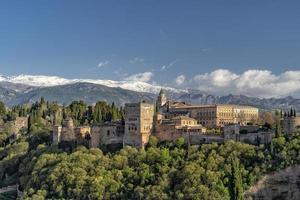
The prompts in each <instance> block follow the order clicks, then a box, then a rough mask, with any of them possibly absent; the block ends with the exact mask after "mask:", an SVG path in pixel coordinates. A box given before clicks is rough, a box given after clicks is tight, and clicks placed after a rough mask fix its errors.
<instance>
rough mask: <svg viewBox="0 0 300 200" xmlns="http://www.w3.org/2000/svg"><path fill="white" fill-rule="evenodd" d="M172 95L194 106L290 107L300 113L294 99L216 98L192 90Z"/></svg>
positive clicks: (297, 100) (232, 96)
mask: <svg viewBox="0 0 300 200" xmlns="http://www.w3.org/2000/svg"><path fill="white" fill-rule="evenodd" d="M171 95H172V96H173V98H174V99H175V100H177V101H184V102H187V103H192V104H238V105H250V106H255V107H258V108H260V109H265V110H272V109H280V108H282V109H288V108H290V107H294V108H296V109H297V110H299V111H300V99H295V98H293V97H285V98H269V99H265V98H257V97H248V96H244V95H232V94H230V95H226V96H215V95H211V94H207V93H205V92H200V91H197V90H190V91H188V92H186V93H178V94H171Z"/></svg>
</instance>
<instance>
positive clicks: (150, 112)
mask: <svg viewBox="0 0 300 200" xmlns="http://www.w3.org/2000/svg"><path fill="white" fill-rule="evenodd" d="M153 117H154V104H152V103H146V102H140V103H127V104H125V135H124V139H123V145H124V146H126V145H130V146H133V147H137V148H144V147H145V145H146V144H147V143H148V140H149V136H150V134H151V133H152V129H153Z"/></svg>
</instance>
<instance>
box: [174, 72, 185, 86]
mask: <svg viewBox="0 0 300 200" xmlns="http://www.w3.org/2000/svg"><path fill="white" fill-rule="evenodd" d="M184 81H185V75H183V74H182V75H179V76H177V78H176V79H175V83H176V84H177V85H182V84H183V83H184Z"/></svg>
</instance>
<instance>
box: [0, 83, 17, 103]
mask: <svg viewBox="0 0 300 200" xmlns="http://www.w3.org/2000/svg"><path fill="white" fill-rule="evenodd" d="M16 96H17V92H16V91H14V90H11V89H7V88H4V87H1V86H0V101H3V102H5V103H7V102H8V101H10V100H12V99H14V98H16Z"/></svg>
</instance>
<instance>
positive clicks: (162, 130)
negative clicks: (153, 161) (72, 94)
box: [53, 90, 300, 148]
mask: <svg viewBox="0 0 300 200" xmlns="http://www.w3.org/2000/svg"><path fill="white" fill-rule="evenodd" d="M258 117H259V110H258V108H255V107H251V106H241V105H226V104H217V105H190V104H187V103H185V102H176V101H171V100H168V98H167V96H166V94H165V92H164V91H163V90H161V91H160V93H159V96H158V97H157V100H156V104H153V103H149V102H144V101H142V102H139V103H127V104H125V111H124V120H122V121H113V122H104V123H100V124H94V125H92V126H80V127H74V124H73V121H72V119H67V120H65V122H64V123H63V125H62V126H61V125H57V126H54V128H53V142H54V143H60V142H70V141H76V144H87V145H88V146H90V147H108V146H110V147H116V148H117V147H118V148H119V147H122V146H126V145H129V146H133V147H136V148H144V147H145V145H146V144H147V143H148V141H149V138H150V136H151V135H153V136H156V137H157V138H158V139H159V141H175V140H176V139H178V138H179V137H183V138H184V139H185V141H186V142H188V143H189V144H201V143H210V142H217V143H222V142H224V141H226V140H235V141H241V142H248V143H252V144H262V143H269V142H270V141H271V139H272V137H273V136H274V131H273V130H261V129H260V127H259V126H256V125H255V124H256V122H257V121H258ZM253 124H254V125H253ZM282 124H283V125H282V126H283V130H284V131H285V132H287V133H288V132H292V131H294V130H295V129H296V128H297V127H298V126H299V125H300V118H298V117H296V116H294V115H293V116H289V117H285V118H283V120H282Z"/></svg>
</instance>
